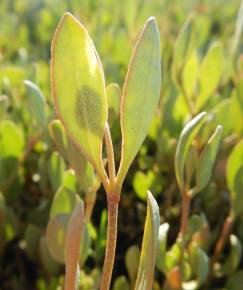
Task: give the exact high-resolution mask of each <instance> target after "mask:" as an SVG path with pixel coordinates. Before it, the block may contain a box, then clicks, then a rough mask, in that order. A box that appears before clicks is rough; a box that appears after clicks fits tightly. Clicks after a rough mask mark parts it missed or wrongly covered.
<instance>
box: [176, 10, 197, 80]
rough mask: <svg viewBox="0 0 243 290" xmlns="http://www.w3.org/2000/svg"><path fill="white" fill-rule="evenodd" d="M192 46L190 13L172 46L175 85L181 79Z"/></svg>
mask: <svg viewBox="0 0 243 290" xmlns="http://www.w3.org/2000/svg"><path fill="white" fill-rule="evenodd" d="M193 46H194V26H193V16H192V15H190V16H189V17H188V19H187V20H186V22H185V23H184V25H183V27H182V29H181V31H180V33H179V35H178V37H177V39H176V42H175V46H174V51H173V63H172V74H173V78H174V81H175V83H176V84H177V85H179V82H180V80H181V73H182V70H183V67H184V65H185V63H186V61H187V60H188V57H189V56H190V55H191V52H192V50H193Z"/></svg>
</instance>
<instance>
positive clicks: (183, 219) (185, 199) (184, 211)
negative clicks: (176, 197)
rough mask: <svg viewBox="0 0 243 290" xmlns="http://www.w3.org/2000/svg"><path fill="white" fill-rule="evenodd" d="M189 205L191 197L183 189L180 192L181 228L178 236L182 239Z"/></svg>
mask: <svg viewBox="0 0 243 290" xmlns="http://www.w3.org/2000/svg"><path fill="white" fill-rule="evenodd" d="M190 205H191V197H190V195H189V193H188V190H187V187H185V189H184V191H183V192H182V214H181V226H180V232H179V236H180V237H181V238H182V239H184V236H185V233H186V230H187V224H188V220H189V213H190Z"/></svg>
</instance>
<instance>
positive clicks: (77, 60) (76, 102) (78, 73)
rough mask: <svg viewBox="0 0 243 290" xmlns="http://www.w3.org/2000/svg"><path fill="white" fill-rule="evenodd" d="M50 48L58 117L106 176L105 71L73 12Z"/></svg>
mask: <svg viewBox="0 0 243 290" xmlns="http://www.w3.org/2000/svg"><path fill="white" fill-rule="evenodd" d="M51 51H52V53H51V55H52V56H51V75H52V91H53V96H54V100H55V106H56V111H57V114H58V117H59V118H60V120H61V122H62V123H63V125H64V127H65V129H66V130H67V132H68V135H69V136H70V138H71V139H72V140H73V142H74V143H75V144H76V145H78V147H79V148H80V150H81V151H82V153H83V154H84V156H85V157H86V158H87V159H88V160H89V161H90V162H91V163H92V165H93V166H94V167H95V169H96V170H97V172H98V174H99V175H100V177H101V178H105V176H106V174H105V170H104V166H103V161H102V143H103V135H104V129H105V124H106V121H107V114H108V108H107V98H106V91H105V80H104V72H103V69H102V66H101V62H100V60H99V57H98V54H97V52H96V49H95V47H94V44H93V42H92V40H91V38H90V36H89V34H88V32H87V30H86V29H85V28H84V26H83V25H82V24H81V23H79V22H78V21H77V20H76V19H75V18H74V17H73V16H72V15H71V14H70V13H65V14H64V16H63V17H62V19H61V21H60V23H59V25H58V28H57V30H56V33H55V36H54V38H53V42H52V50H51Z"/></svg>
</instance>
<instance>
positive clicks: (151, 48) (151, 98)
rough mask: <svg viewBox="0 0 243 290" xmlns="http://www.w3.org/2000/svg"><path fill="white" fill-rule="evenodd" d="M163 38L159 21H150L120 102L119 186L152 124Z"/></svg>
mask: <svg viewBox="0 0 243 290" xmlns="http://www.w3.org/2000/svg"><path fill="white" fill-rule="evenodd" d="M160 58H161V52H160V36H159V31H158V27H157V23H156V20H155V19H154V18H149V19H148V21H147V23H146V24H145V26H144V28H143V30H142V32H141V34H140V36H139V39H138V41H137V43H136V46H135V49H134V51H133V54H132V59H131V61H130V65H129V69H128V73H127V76H126V80H125V84H124V87H123V96H122V103H121V130H122V157H121V164H120V168H119V172H118V179H119V180H120V183H122V182H123V180H124V177H125V175H126V173H127V171H128V169H129V166H130V165H131V163H132V161H133V159H134V158H135V156H136V154H137V153H138V150H139V149H140V147H141V145H142V143H143V141H144V139H145V137H146V135H147V133H148V129H149V126H150V123H151V121H152V118H153V115H154V112H155V109H156V106H157V103H158V100H159V96H160V83H161V64H160Z"/></svg>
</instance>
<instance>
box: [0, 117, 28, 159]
mask: <svg viewBox="0 0 243 290" xmlns="http://www.w3.org/2000/svg"><path fill="white" fill-rule="evenodd" d="M23 149H24V137H23V133H22V131H21V130H20V128H18V127H17V125H16V124H15V123H13V122H12V121H9V120H6V121H5V120H4V121H2V122H1V124H0V152H1V157H7V156H12V157H16V158H20V156H21V155H22V153H23Z"/></svg>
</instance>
